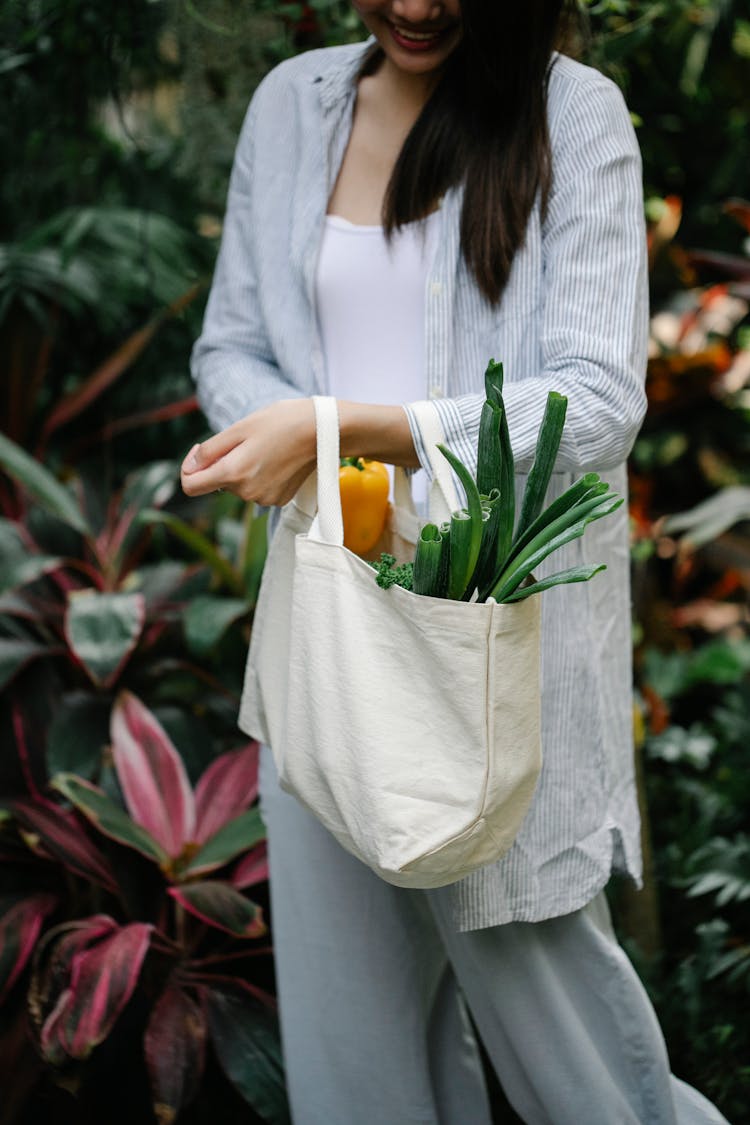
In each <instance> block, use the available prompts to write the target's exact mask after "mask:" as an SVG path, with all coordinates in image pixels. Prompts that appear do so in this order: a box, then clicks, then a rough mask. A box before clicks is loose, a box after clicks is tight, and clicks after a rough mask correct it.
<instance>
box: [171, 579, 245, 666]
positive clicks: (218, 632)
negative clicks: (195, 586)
mask: <svg viewBox="0 0 750 1125" xmlns="http://www.w3.org/2000/svg"><path fill="white" fill-rule="evenodd" d="M249 611H250V606H249V605H248V603H247V602H246V601H244V600H243V599H242V598H216V597H211V595H210V594H206V595H205V596H202V597H197V598H195V600H194V601H192V602H190V604H189V605H188V607H187V610H186V612H185V616H184V618H183V625H184V629H185V639H186V641H187V643H188V648H189V649H190V651H191V652H192V653H193V655H194V656H196V657H198V658H199V659H202V658H203V657H205V656H207V655H208V654H209V653H210V651H211V649H212V648H214V646H215V645H216V644H218V642H219V641H220V640H221V638H222V637H223V635H224V633H225V632H226V631H227V629H228V628H229V626H230V625H231V624H232V622H233V621H236V620H237V619H238V618H240V617H243V616H244V615H245V614H246V613H249Z"/></svg>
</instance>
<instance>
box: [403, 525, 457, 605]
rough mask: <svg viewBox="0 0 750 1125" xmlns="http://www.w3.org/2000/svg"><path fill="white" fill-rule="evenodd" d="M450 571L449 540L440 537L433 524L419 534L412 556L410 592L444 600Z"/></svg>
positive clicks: (425, 527) (446, 537) (447, 537)
mask: <svg viewBox="0 0 750 1125" xmlns="http://www.w3.org/2000/svg"><path fill="white" fill-rule="evenodd" d="M449 569H450V538H449V536H447V535H445V536H444V535H441V533H440V530H439V529H438V528H437V527H436V526H435V524H434V523H427V524H425V526H424V527H423V528H422V530H421V532H420V533H419V539H418V540H417V550H416V553H415V555H414V569H413V572H412V590H413V591H414V593H415V594H425V595H427V596H428V597H432V598H444V597H445V594H446V588H447V582H448V573H449Z"/></svg>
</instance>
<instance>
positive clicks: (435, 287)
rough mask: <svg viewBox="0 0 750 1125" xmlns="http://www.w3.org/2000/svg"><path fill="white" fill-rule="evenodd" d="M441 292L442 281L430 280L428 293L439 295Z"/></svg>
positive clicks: (434, 295)
mask: <svg viewBox="0 0 750 1125" xmlns="http://www.w3.org/2000/svg"><path fill="white" fill-rule="evenodd" d="M442 292H443V283H442V281H432V282H430V294H431V296H433V297H440V296H441V295H442Z"/></svg>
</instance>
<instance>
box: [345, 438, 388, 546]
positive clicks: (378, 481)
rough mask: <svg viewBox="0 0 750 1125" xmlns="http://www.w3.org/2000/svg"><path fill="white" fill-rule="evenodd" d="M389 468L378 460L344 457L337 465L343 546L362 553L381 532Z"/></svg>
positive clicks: (373, 543)
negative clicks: (342, 523) (338, 465)
mask: <svg viewBox="0 0 750 1125" xmlns="http://www.w3.org/2000/svg"><path fill="white" fill-rule="evenodd" d="M390 486H391V482H390V477H389V476H388V470H387V468H386V467H385V465H383V464H382V463H381V462H380V461H366V460H364V458H362V457H345V458H343V459H342V461H341V465H340V468H339V492H340V494H341V514H342V516H343V518H344V546H345V547H347V548H348V549H349V550H350V551H353V552H354V554H356V555H364V554H366V553H367V552H368V551H371V550H372V548H373V547H374V546H375V544H376V543H377V541H378V539H379V538H380V536H381V535H382V534H383V528H384V527H385V517H386V515H387V512H388V493H389V491H390Z"/></svg>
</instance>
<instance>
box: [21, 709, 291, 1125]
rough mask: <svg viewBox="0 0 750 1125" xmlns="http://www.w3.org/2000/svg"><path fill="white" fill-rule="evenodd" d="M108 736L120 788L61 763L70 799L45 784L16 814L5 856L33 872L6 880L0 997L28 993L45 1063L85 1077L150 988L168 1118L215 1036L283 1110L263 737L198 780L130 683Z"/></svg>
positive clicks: (155, 1091) (148, 1061)
mask: <svg viewBox="0 0 750 1125" xmlns="http://www.w3.org/2000/svg"><path fill="white" fill-rule="evenodd" d="M110 737H111V754H112V759H113V763H114V776H115V779H116V781H117V785H118V790H117V796H114V795H111V794H108V793H106V792H105V791H104V790H103V789H101V788H99V787H98V786H95V785H93V784H92V783H91V782H90V781H88V780H87V779H86V778H83V777H80V776H77V775H75V774H72V773H65V774H59V775H57V776H56V777H55V778H54V779H53V781H52V790H53V791H55V792H56V793H57V794H59V795H61V796H63V797H64V798H66V800H67V802H69V803H67V804H61V803H60V802H59V800H53V799H51V798H50V797H47V796H44V795H41V794H38V795H37V796H36V797H35V798H27V799H22V800H18V801H15V802H14V803H13V804H12V806H11V808H10V809H9V810H8V812H7V814H6V816H5V819H4V823H3V825H2V837H0V839H1V840H2V845H3V847H4V850H5V852H6V856H5V860H6V866H8V867H10V868H11V871H12V869H13V868H14V867H17V868H18V869H19V870H21V869H22V870H23V871H24V872H25V874H24V877H23V879H20V878H19V879H18V881H17V883H16V887H15V890H14V891H12V892H11V893H10V894H6V895H4V896H3V898H4V899H5V909H4V911H3V913H2V916H0V1006H2V1004H3V1003H7V1002H8V1001H9V1000H12V999H13V997H19V996H20V998H21V999H23V998H24V996H25V1002H26V1006H27V1009H28V1013H29V1015H30V1028H31V1034H32V1037H33V1039H34V1042H35V1043H36V1046H37V1049H38V1050H39V1052H40V1054H41V1057H42V1059H43V1060H44V1062H45V1064H46V1065H47V1067H48V1068H52V1070H53V1071H54V1072H55V1073H58V1074H59V1076H60V1080H61V1081H64V1082H65V1083H67V1084H68V1085H70V1082H71V1076H72V1075H74V1076H75V1079H76V1083H78V1084H85V1082H86V1074H87V1067H88V1065H89V1064H88V1061H87V1060H89V1059H90V1058H91V1060H92V1062H93V1061H94V1060H95V1058H96V1049H97V1048H98V1047H99V1045H100V1044H102V1043H104V1042H105V1041H106V1040H108V1039H109V1038H110V1037H111V1036H112V1035H117V1034H120V1033H121V1032H120V1028H121V1023H120V1017H121V1015H122V1014H123V1012H124V1011H125V1009H126V1008H127V1007H128V1005H130V1004H131V1001H132V998H133V996H134V993H135V992H136V990H139V991H141V992H142V993H143V996H144V997H145V1001H146V1016H145V1019H142V1021H141V1022H142V1024H143V1026H142V1028H141V1029H140V1030H139V1034H141V1033H142V1037H143V1061H144V1065H145V1067H146V1070H147V1072H148V1078H149V1084H150V1089H151V1098H152V1104H153V1109H154V1114H155V1116H156V1119H157V1120H158V1122H159V1123H160V1125H165V1123H168V1122H172V1121H174V1120H176V1119H177V1117H178V1114H179V1113H180V1111H181V1109H182V1108H183V1106H185V1105H186V1104H187V1102H188V1101H189V1100H190V1098H191V1097H192V1096H193V1095H194V1093H195V1092H196V1090H197V1089H198V1087H199V1085H200V1082H201V1078H202V1074H203V1067H204V1059H205V1050H206V1044H207V1042H209V1041H210V1042H211V1043H212V1045H213V1050H214V1052H215V1055H216V1057H217V1058H218V1060H219V1062H220V1064H221V1066H222V1068H223V1069H224V1071H225V1073H226V1075H227V1077H228V1078H229V1080H230V1081H231V1082H232V1083H233V1084H234V1085H235V1087H236V1088H237V1089H238V1091H239V1092H240V1093H241V1095H242V1096H243V1097H244V1098H245V1099H246V1100H247V1101H248V1102H249V1103H250V1105H252V1106H254V1107H255V1109H256V1111H257V1112H258V1114H259V1115H260V1116H261V1117H262V1119H263V1120H265V1121H269V1122H283V1121H286V1120H288V1115H287V1110H286V1102H285V1095H284V1088H283V1077H282V1069H281V1062H280V1054H279V1047H278V1040H277V1035H276V1030H275V1018H274V1014H273V1000H272V997H271V996H270V995H269V994H268V992H267V991H266V989H265V988H264V987H262V986H261V985H259V984H258V983H257V974H256V975H255V979H253V977H254V974H253V965H254V964H255V963H256V962H257V961H258V958H261V961H262V958H263V957H264V956H265V955H267V954H268V953H269V949H268V947H267V946H266V945H262V944H261V945H259V944H258V943H257V942H258V939H261V938H262V937H263V935H264V934H265V932H266V927H265V923H264V921H263V916H262V911H261V909H260V907H259V906H258V905H257V904H256V903H255V902H253V901H252V900H251V899H250V898H248V897H247V895H246V894H245V893H244V892H245V891H246V890H247V889H248V888H250V887H254V886H257V884H258V883H260V882H261V881H262V880H264V879H265V878H266V876H267V871H266V862H265V851H264V845H263V843H262V840H263V834H264V833H263V825H262V822H261V820H260V817H259V814H258V810H257V807H255V806H254V804H253V802H254V801H255V798H256V795H257V781H256V772H257V745H256V744H253V743H251V744H248V745H246V746H244V747H242V748H241V749H239V750H234V751H232V752H229V753H226V754H222V755H221V756H220V757H218V758H216V759H215V760H214V761H213V762H212V763H211V765H210V766H209V767H208V769H207V770H205V772H204V773H203V774H202V776H201V777H200V778H199V780H198V782H197V784H196V786H195V788H193V787H192V786H191V784H190V781H189V779H188V776H187V773H186V770H185V767H184V764H183V762H182V759H181V757H180V755H179V753H178V751H177V749H176V748H175V746H174V745H173V743H172V741H171V740H170V738H169V736H168V735H167V733H166V732H165V730H164V728H163V727H162V726H161V725H160V724H159V723H158V721H157V720H156V718H155V717H154V715H153V714H152V713H151V712H150V711H148V709H147V708H145V707H144V705H143V704H142V703H141V702H140V701H139V700H138V699H137V698H136V697H135V696H133V695H132V694H130V693H128V692H123V693H121V695H120V696H119V697H118V699H117V702H116V704H115V707H114V709H113V711H112V717H111V729H110ZM120 794H121V796H120ZM32 857H33V858H32ZM30 861H31V862H30ZM30 873H33V874H34V875H36V876H37V878H36V881H35V884H36V885H35V886H34V889H33V890H32V891H31V892H29V882H31V881H32V880H31V879H30V878H29V875H30ZM61 875H62V876H63V878H62V879H61V878H60V876H61ZM6 881H7V874H6ZM63 887H64V888H65V890H64V891H63ZM248 943H249V944H248ZM29 967H30V971H29ZM17 1018H18V1020H21V1021H22V1017H21V1016H20V1015H19V1016H18V1017H17ZM123 1033H124V1034H129V1033H130V1030H129V1029H128V1028H127V1027H126V1029H125V1031H124V1032H123ZM11 1100H13V1098H11ZM3 1120H5V1119H3Z"/></svg>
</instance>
